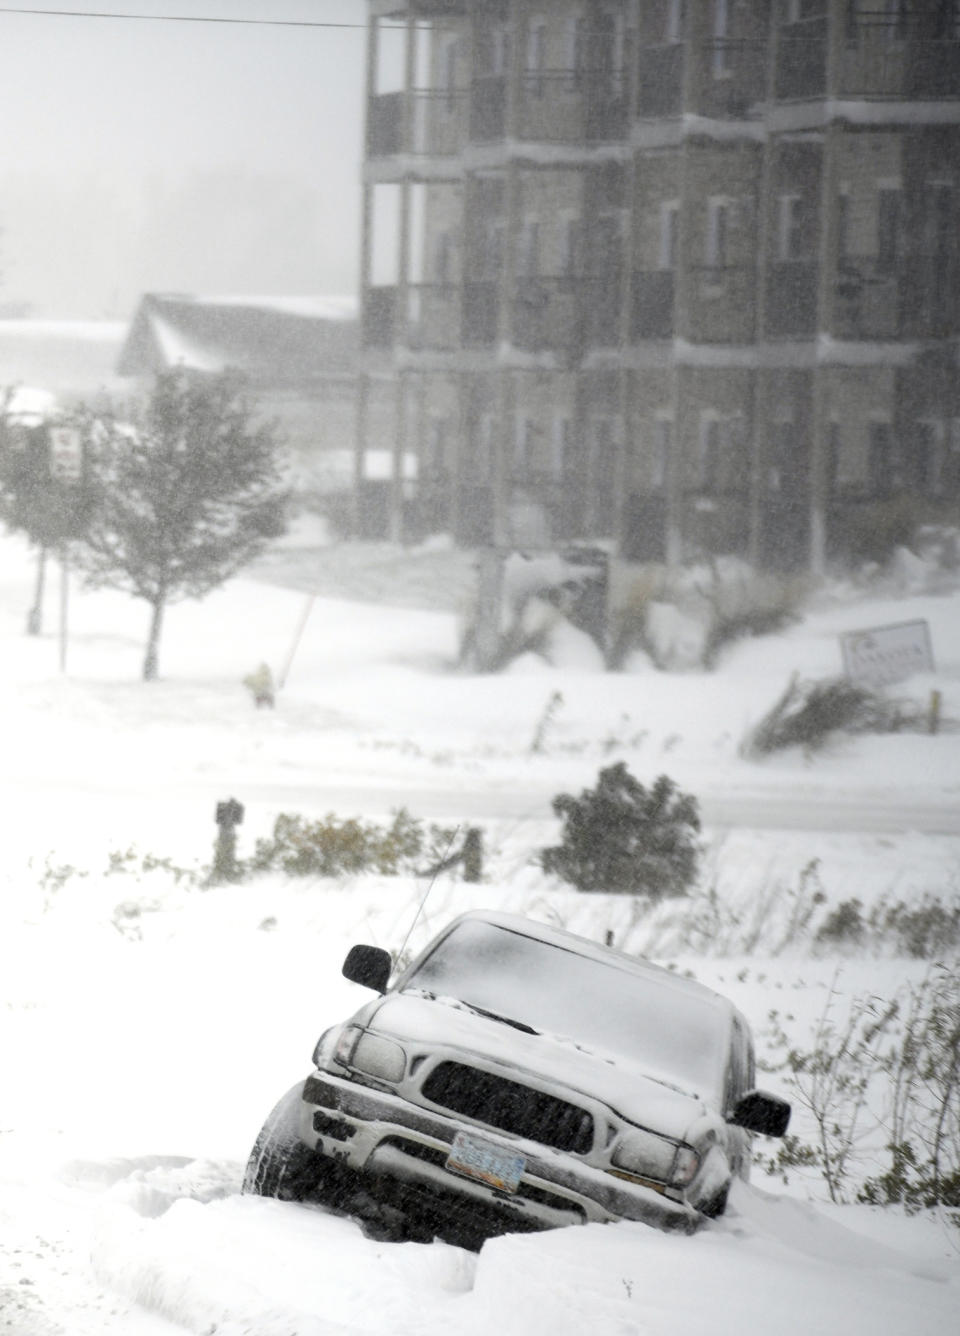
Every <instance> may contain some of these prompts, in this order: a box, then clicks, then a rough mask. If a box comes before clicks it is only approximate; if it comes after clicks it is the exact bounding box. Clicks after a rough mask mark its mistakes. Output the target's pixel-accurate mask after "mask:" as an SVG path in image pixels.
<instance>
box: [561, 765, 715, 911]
mask: <svg viewBox="0 0 960 1336" xmlns="http://www.w3.org/2000/svg"><path fill="white" fill-rule="evenodd" d="M553 810H554V812H556V814H557V816H559V817H560V818H561V819H562V821H563V834H562V841H561V843H560V844H559V845H556V846H554V847H553V848H549V849H543V850H542V851H541V854H540V864H541V866H542V868H543V870H544V871H545V872H552V873H554V874H555V875H556V876H558V877H561V878H562V879H563V880H564V881H567V882H569V883H570V884H571V885H572V886H575V887H576V888H577V890H580V891H629V892H632V893H635V894H641V895H648V896H650V897H651V899H662V898H663V897H665V896H674V895H684V894H686V891H687V888H688V887H689V885H690V883H691V882H692V881H693V878H694V877H695V875H696V871H697V860H698V857H699V852H700V850H699V846H698V844H697V840H696V836H697V834H698V833H699V830H700V816H699V813H698V810H697V803H696V799H694V798H692V797H690V796H689V795H688V794H684V793H680V792H679V790H678V789H677V787H676V785H675V784H674V782H673V780H672V779H669V778H668V777H667V776H666V775H661V776H660V777H659V779H657V780H656V782H655V783H654V785H653V787H652V788H651V789H649V790H648V789H646V788H645V787H644V786H643V785H642V784H641V783H640V782H639V781H638V780H636V779H635V778H634V777H633V775H631V774H630V772H629V770H628V769H627V767H626V765H625V764H624V763H623V762H622V761H621V762H619V763H618V764H617V765H612V766H608V767H607V768H606V769H605V770H601V771H600V774H599V776H598V781H597V786H596V788H595V789H584V790H583V792H582V793H581V794H580V797H579V798H576V797H574V796H573V795H572V794H569V793H562V794H560V795H559V796H558V797H556V798H554V800H553Z"/></svg>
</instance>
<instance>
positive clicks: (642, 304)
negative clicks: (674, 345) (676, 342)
mask: <svg viewBox="0 0 960 1336" xmlns="http://www.w3.org/2000/svg"><path fill="white" fill-rule="evenodd" d="M673 308H674V273H673V270H672V269H646V270H637V271H635V272H634V274H633V275H632V278H631V283H630V338H631V340H634V341H635V340H638V339H669V338H672V337H673Z"/></svg>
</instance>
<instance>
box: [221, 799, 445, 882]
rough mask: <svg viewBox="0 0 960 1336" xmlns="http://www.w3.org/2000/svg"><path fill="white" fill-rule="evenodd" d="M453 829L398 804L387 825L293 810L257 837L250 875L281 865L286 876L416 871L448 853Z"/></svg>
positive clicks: (247, 867) (330, 875)
mask: <svg viewBox="0 0 960 1336" xmlns="http://www.w3.org/2000/svg"><path fill="white" fill-rule="evenodd" d="M454 836H455V831H453V830H445V829H443V828H441V827H439V826H430V828H429V830H425V829H424V826H423V823H422V822H421V821H418V820H416V819H415V818H414V817H412V816H410V814H409V813H408V812H407V811H406V809H405V808H401V809H400V811H398V812H396V813H395V814H394V818H393V821H392V822H391V823H390V825H389V826H386V827H383V826H378V825H376V824H375V823H374V822H369V821H360V820H358V819H357V818H355V817H349V818H347V819H341V818H340V817H337V816H334V815H333V814H332V813H330V814H329V815H327V816H326V817H324V818H322V819H320V820H316V821H310V820H307V819H306V818H305V817H302V816H298V815H296V814H295V813H290V812H283V813H281V814H280V816H278V817H277V819H276V821H275V822H274V826H273V835H272V837H271V838H270V839H260V840H258V841H257V845H256V850H255V852H254V855H253V858H252V859H251V860H250V862H249V863H248V864H246V865H245V868H244V871H246V872H248V873H259V872H268V871H272V870H275V869H279V870H280V871H282V872H285V873H286V875H287V876H288V877H336V876H340V875H342V874H343V873H356V872H371V871H372V872H378V873H380V874H381V875H384V876H392V875H394V874H396V873H398V872H415V871H416V870H417V867H418V866H419V865H420V863H421V862H423V861H427V862H436V861H438V858H442V857H444V856H445V855H446V854H448V853H449V852H450V847H451V845H452V843H453V839H454Z"/></svg>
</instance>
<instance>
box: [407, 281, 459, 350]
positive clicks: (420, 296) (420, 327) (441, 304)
mask: <svg viewBox="0 0 960 1336" xmlns="http://www.w3.org/2000/svg"><path fill="white" fill-rule="evenodd" d="M407 301H408V306H407V327H406V330H405V332H404V340H405V342H406V344H407V346H408V347H410V348H417V349H421V350H423V349H430V350H433V351H452V350H454V349H456V348H458V347H459V346H460V335H461V318H460V286H459V284H455V283H416V284H412V285H411V286H410V288H409V289H408V290H407Z"/></svg>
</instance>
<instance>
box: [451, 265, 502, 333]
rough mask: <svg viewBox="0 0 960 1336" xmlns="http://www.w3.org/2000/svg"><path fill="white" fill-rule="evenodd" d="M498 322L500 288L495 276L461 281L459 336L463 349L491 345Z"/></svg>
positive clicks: (497, 328)
mask: <svg viewBox="0 0 960 1336" xmlns="http://www.w3.org/2000/svg"><path fill="white" fill-rule="evenodd" d="M499 325H500V287H499V284H498V283H497V281H496V280H495V279H483V280H480V281H479V282H478V281H471V282H467V283H464V285H463V295H462V303H461V308H460V338H461V342H462V344H463V346H464V347H465V348H492V347H494V346H495V344H496V342H497V334H498V331H499Z"/></svg>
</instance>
